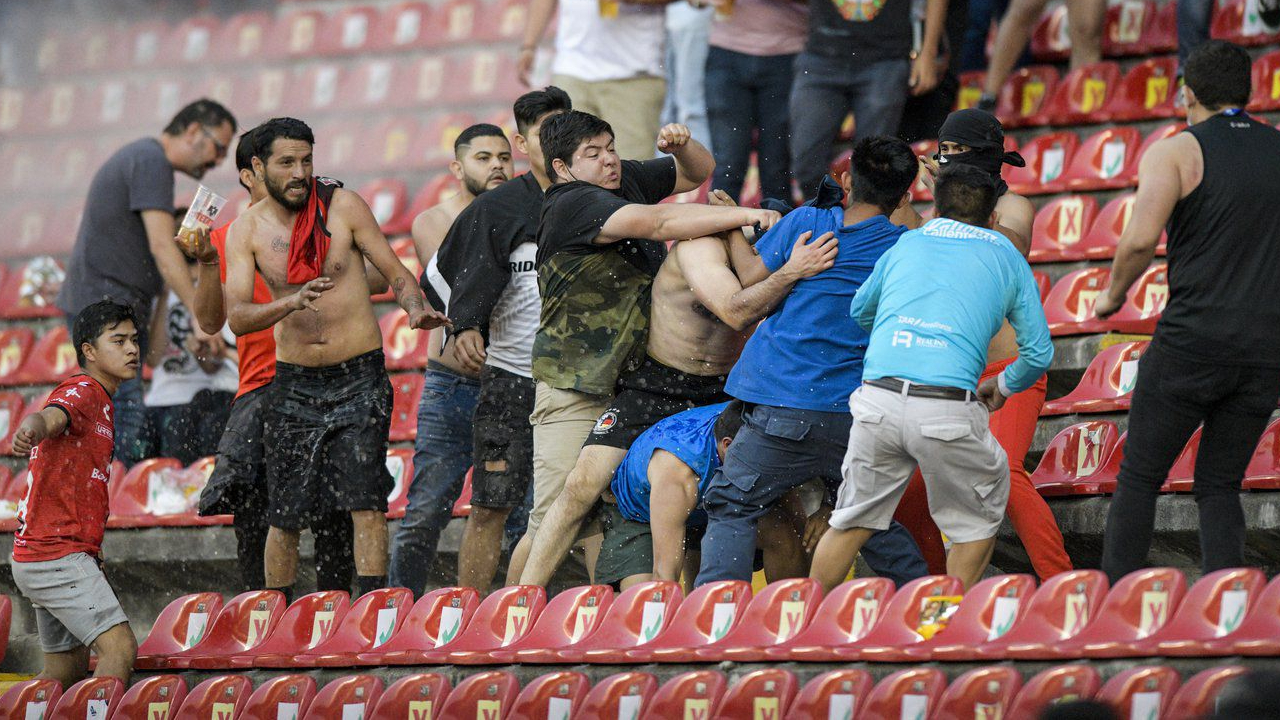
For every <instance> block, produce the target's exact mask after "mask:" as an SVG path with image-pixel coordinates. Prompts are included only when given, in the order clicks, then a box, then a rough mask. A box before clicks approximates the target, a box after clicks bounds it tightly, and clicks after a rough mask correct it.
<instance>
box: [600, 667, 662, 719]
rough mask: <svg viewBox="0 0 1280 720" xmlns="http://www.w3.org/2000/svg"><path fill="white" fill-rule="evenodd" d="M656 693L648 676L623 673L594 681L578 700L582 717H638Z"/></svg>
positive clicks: (656, 685)
mask: <svg viewBox="0 0 1280 720" xmlns="http://www.w3.org/2000/svg"><path fill="white" fill-rule="evenodd" d="M657 692H658V681H657V679H655V678H654V677H653V676H652V675H650V674H649V673H644V672H623V673H618V674H617V675H610V676H609V677H607V678H605V679H603V680H601V681H600V682H597V683H596V684H595V685H594V686H592V688H591V692H589V693H587V697H586V699H584V700H583V701H582V710H581V717H584V718H618V719H619V720H625V719H626V718H639V717H641V716H642V715H643V714H644V711H645V710H646V709H647V707H648V705H649V702H650V701H651V700H652V699H653V696H654V694H655V693H657Z"/></svg>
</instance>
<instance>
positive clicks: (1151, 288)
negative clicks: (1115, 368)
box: [1044, 263, 1169, 337]
mask: <svg viewBox="0 0 1280 720" xmlns="http://www.w3.org/2000/svg"><path fill="white" fill-rule="evenodd" d="M1110 279H1111V271H1110V269H1108V268H1105V267H1092V268H1085V269H1083V270H1076V271H1074V272H1071V273H1068V274H1066V275H1064V276H1062V278H1060V279H1059V280H1058V282H1057V283H1055V284H1054V285H1053V287H1052V288H1050V289H1049V293H1048V295H1047V296H1046V297H1045V298H1044V314H1045V320H1047V321H1048V323H1049V333H1050V334H1051V335H1052V336H1053V337H1061V336H1065V335H1086V334H1096V333H1106V332H1118V333H1124V334H1128V335H1151V334H1152V333H1154V332H1155V329H1156V322H1157V321H1159V320H1160V316H1161V314H1163V313H1164V308H1165V305H1167V304H1168V302H1169V271H1168V267H1167V266H1166V265H1165V264H1164V263H1157V264H1155V265H1152V266H1151V267H1149V268H1147V269H1146V270H1145V271H1143V273H1142V275H1140V276H1139V277H1138V279H1137V280H1136V281H1135V282H1134V284H1133V285H1132V286H1130V287H1129V291H1128V293H1127V294H1126V295H1125V301H1124V303H1123V304H1122V305H1121V306H1120V309H1119V310H1117V311H1116V312H1115V314H1113V315H1111V316H1110V317H1107V318H1099V317H1097V315H1095V314H1094V305H1095V304H1096V303H1097V300H1098V296H1099V295H1101V294H1102V291H1103V290H1105V289H1106V288H1107V286H1108V285H1109V284H1110Z"/></svg>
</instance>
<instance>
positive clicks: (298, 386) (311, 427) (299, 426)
mask: <svg viewBox="0 0 1280 720" xmlns="http://www.w3.org/2000/svg"><path fill="white" fill-rule="evenodd" d="M269 402H270V406H269V407H268V408H267V411H266V413H265V419H264V423H263V442H264V444H265V446H266V447H265V452H266V464H267V492H268V494H269V504H268V508H267V521H268V522H269V523H270V524H271V526H272V527H278V528H281V529H284V530H301V529H303V528H305V527H309V526H311V525H312V524H313V522H314V520H316V519H318V518H320V517H323V516H324V515H325V514H327V513H329V512H332V511H335V510H348V511H350V510H377V511H380V512H386V511H387V494H388V493H390V492H391V488H392V486H393V484H394V481H393V480H392V478H391V473H389V472H388V471H387V433H388V431H389V430H390V429H391V381H390V380H389V379H388V378H387V370H386V366H385V361H384V360H383V356H382V351H381V350H373V351H371V352H367V353H365V354H363V355H360V356H358V357H354V358H352V359H350V360H347V361H345V362H341V363H338V364H337V365H330V366H328V367H301V366H298V365H291V364H289V363H276V379H275V381H274V382H272V383H271V393H270V400H269Z"/></svg>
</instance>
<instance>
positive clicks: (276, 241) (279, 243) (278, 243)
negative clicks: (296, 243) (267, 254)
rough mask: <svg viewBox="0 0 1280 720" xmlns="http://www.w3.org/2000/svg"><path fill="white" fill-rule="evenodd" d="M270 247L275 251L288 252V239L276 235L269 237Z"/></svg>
mask: <svg viewBox="0 0 1280 720" xmlns="http://www.w3.org/2000/svg"><path fill="white" fill-rule="evenodd" d="M271 249H272V250H274V251H276V252H288V251H289V241H288V240H285V239H284V238H283V237H280V236H279V235H277V236H275V237H274V238H271Z"/></svg>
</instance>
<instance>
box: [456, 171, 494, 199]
mask: <svg viewBox="0 0 1280 720" xmlns="http://www.w3.org/2000/svg"><path fill="white" fill-rule="evenodd" d="M462 185H463V187H465V188H466V189H467V192H469V193H471V194H472V195H474V196H476V197H480V196H481V195H483V194H484V191H485V190H488V189H489V178H485V179H483V180H477V179H476V178H473V177H471V176H470V175H467V174H465V173H464V174H463V176H462Z"/></svg>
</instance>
